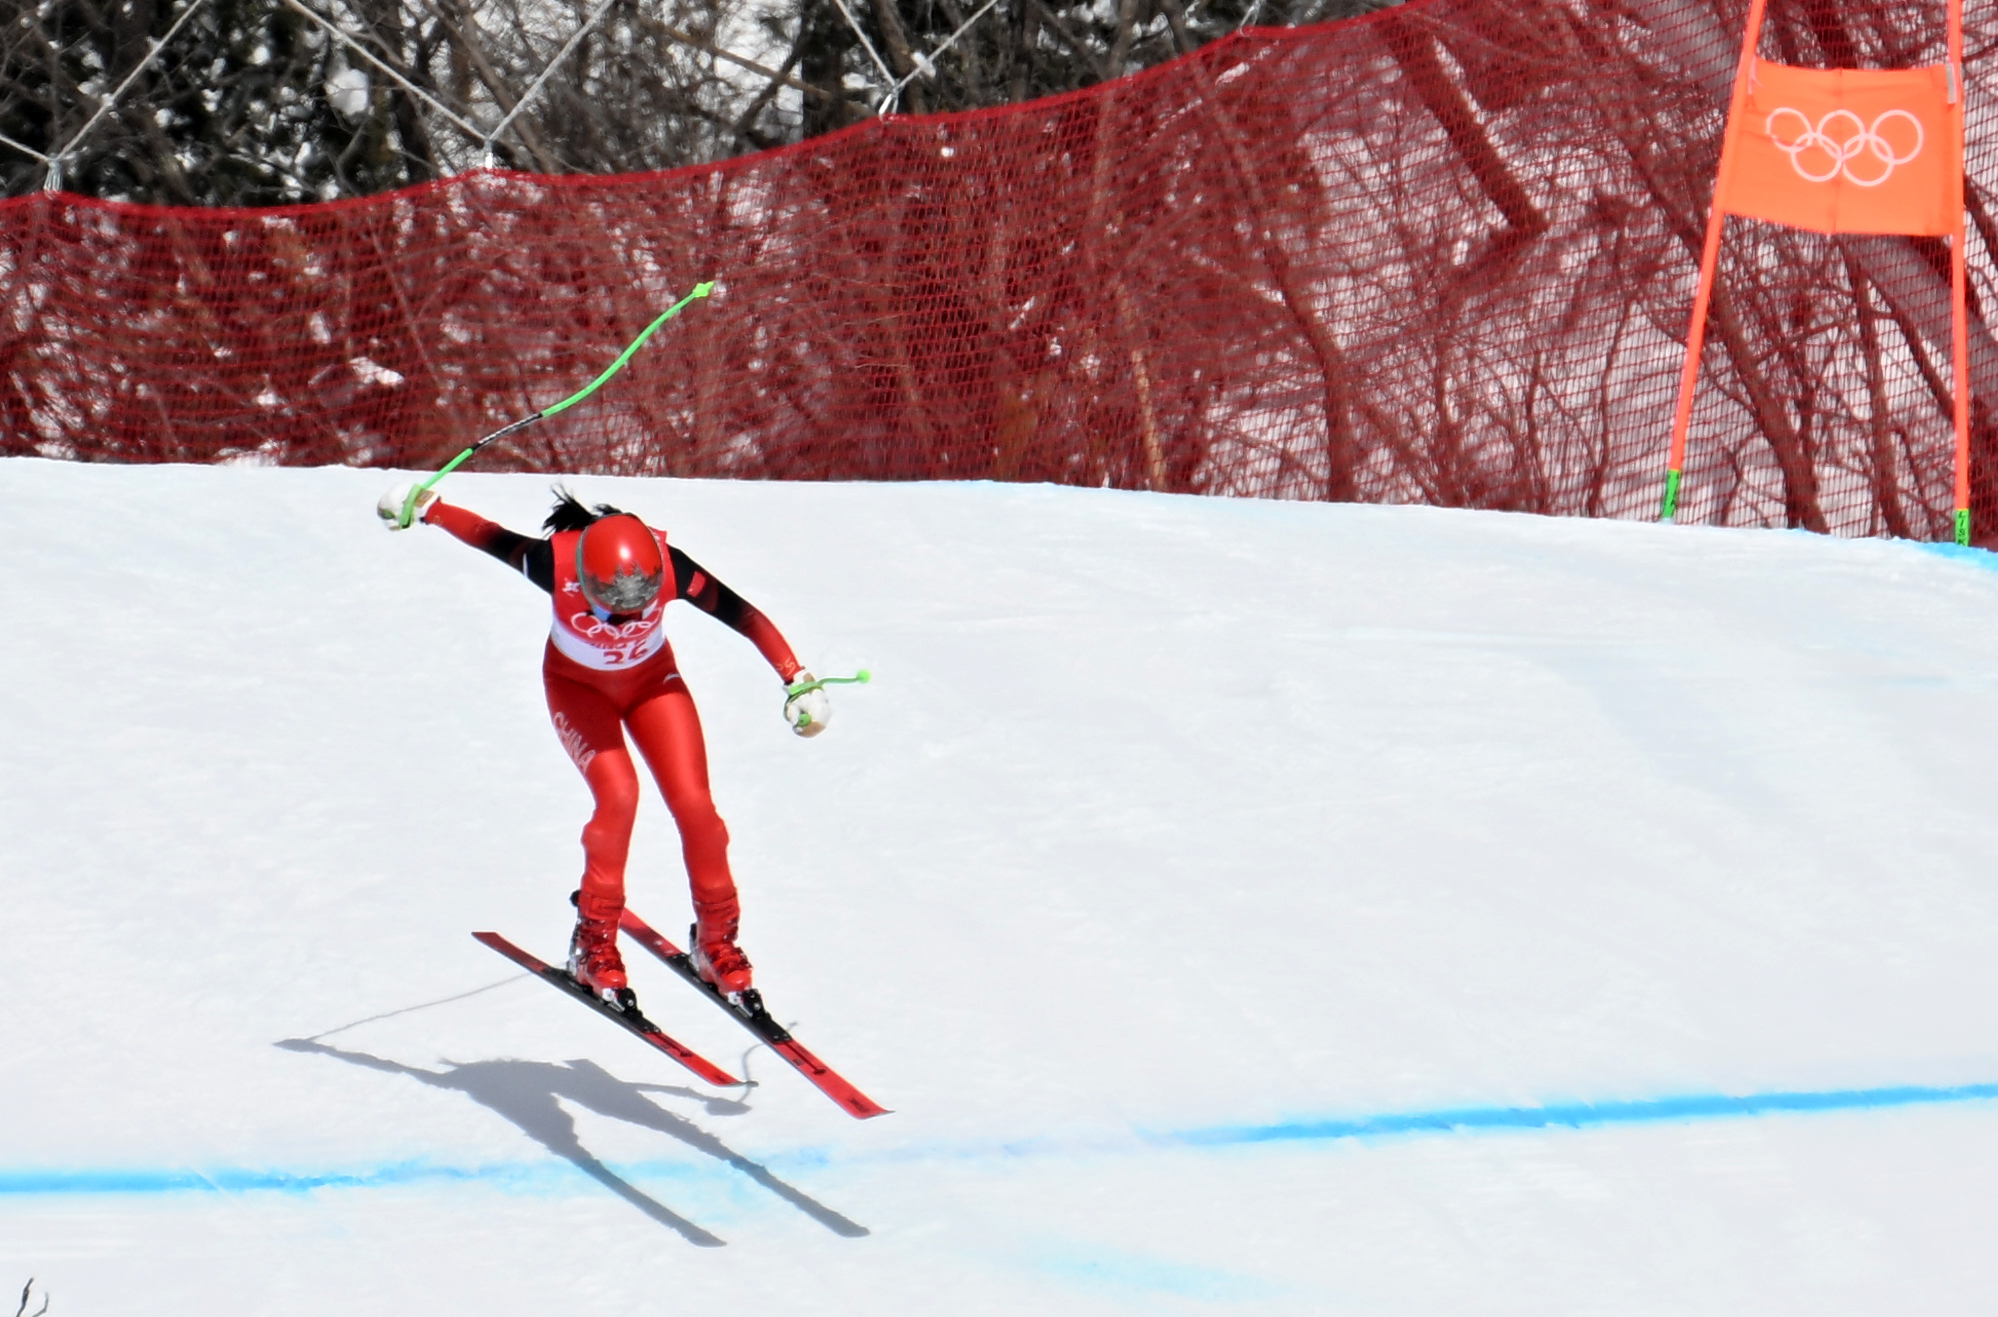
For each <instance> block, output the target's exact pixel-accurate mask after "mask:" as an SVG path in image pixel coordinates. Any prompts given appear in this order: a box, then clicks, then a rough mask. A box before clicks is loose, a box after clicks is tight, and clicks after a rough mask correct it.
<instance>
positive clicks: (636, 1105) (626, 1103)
mask: <svg viewBox="0 0 1998 1317" xmlns="http://www.w3.org/2000/svg"><path fill="white" fill-rule="evenodd" d="M276 1046H278V1047H282V1048H284V1049H285V1050H287V1051H292V1052H313V1053H317V1054H319V1055H321V1056H330V1057H334V1058H336V1059H338V1060H341V1061H346V1062H348V1063H350V1064H352V1065H358V1066H365V1067H367V1068H368V1069H370V1070H381V1071H385V1072H387V1073H389V1074H392V1075H407V1076H409V1077H410V1078H411V1079H414V1080H416V1081H417V1082H418V1083H423V1084H428V1085H430V1086H431V1087H432V1088H444V1089H450V1090H452V1091H453V1092H458V1093H463V1094H464V1095H465V1096H467V1097H469V1098H471V1099H472V1100H473V1101H474V1102H477V1103H478V1104H479V1105H480V1106H482V1107H485V1108H487V1109H489V1110H491V1111H495V1112H498V1113H499V1114H500V1115H502V1116H504V1117H506V1118H507V1119H508V1120H510V1121H512V1122H513V1123H514V1124H515V1125H516V1126H518V1127H519V1128H520V1131H521V1132H522V1133H523V1134H525V1135H527V1136H528V1137H529V1138H531V1139H533V1140H534V1141H535V1142H536V1143H539V1144H540V1145H541V1146H542V1147H544V1148H546V1149H548V1151H550V1152H552V1153H554V1154H555V1155H556V1156H558V1157H562V1158H565V1159H567V1160H568V1161H569V1162H570V1163H571V1164H573V1165H574V1166H575V1167H576V1169H578V1170H580V1171H581V1172H583V1174H585V1175H587V1176H589V1177H590V1178H591V1179H593V1180H595V1181H596V1182H597V1183H598V1184H601V1185H603V1186H604V1188H606V1189H608V1190H610V1191H611V1192H612V1193H614V1194H616V1195H617V1196H618V1197H620V1198H622V1199H624V1200H625V1201H626V1202H627V1203H630V1204H631V1205H632V1206H633V1207H636V1208H637V1209H638V1210H639V1211H641V1212H643V1213H645V1214H646V1215H647V1216H649V1217H651V1218H652V1219H653V1220H654V1221H657V1222H658V1223H659V1224H660V1225H663V1226H665V1227H666V1228H667V1229H669V1230H673V1231H676V1232H677V1233H679V1234H680V1235H681V1236H682V1237H684V1238H685V1239H686V1240H687V1242H688V1243H691V1244H698V1245H700V1246H701V1247H703V1248H719V1247H721V1246H722V1245H723V1244H724V1243H725V1242H726V1241H724V1240H722V1239H719V1238H717V1237H716V1236H714V1235H711V1234H709V1233H708V1232H707V1231H705V1230H703V1229H701V1227H699V1226H697V1225H695V1224H694V1223H693V1222H692V1221H689V1220H687V1219H686V1218H685V1217H683V1216H680V1215H679V1214H678V1213H676V1212H674V1211H672V1210H671V1209H670V1208H668V1207H666V1206H665V1205H664V1204H662V1203H660V1202H658V1201H657V1200H655V1199H653V1198H652V1197H650V1196H649V1195H647V1194H645V1193H644V1192H642V1191H641V1190H639V1189H637V1188H636V1187H634V1186H633V1185H631V1184H628V1183H626V1182H625V1181H624V1180H623V1179H621V1178H619V1177H618V1175H617V1174H616V1173H615V1172H613V1171H612V1170H611V1169H610V1168H609V1167H608V1166H605V1165H604V1164H603V1163H602V1162H601V1161H599V1160H597V1159H596V1158H595V1157H594V1156H592V1155H591V1154H590V1151H589V1149H587V1148H585V1147H584V1146H583V1143H582V1140H581V1139H580V1138H578V1137H577V1134H576V1121H575V1118H574V1117H572V1116H571V1115H570V1114H569V1113H568V1112H567V1111H565V1110H563V1108H562V1104H561V1102H560V1101H558V1100H557V1099H567V1100H568V1101H570V1102H574V1103H576V1104H577V1105H579V1106H583V1107H587V1108H589V1109H590V1110H591V1111H594V1112H596V1113H597V1114H599V1115H603V1116H609V1117H611V1118H612V1119H613V1120H622V1121H625V1122H627V1123H629V1124H632V1125H638V1126H641V1127H642V1128H645V1129H650V1130H657V1131H659V1132H660V1133H661V1134H669V1135H671V1136H672V1137H674V1138H676V1139H678V1140H680V1142H682V1143H684V1144H686V1145H687V1146H688V1147H690V1148H692V1149H693V1150H694V1151H696V1152H700V1153H705V1154H707V1155H708V1156H710V1157H713V1158H714V1159H715V1160H717V1161H720V1162H724V1163H726V1164H727V1165H729V1166H730V1167H733V1168H734V1169H735V1170H738V1171H741V1172H742V1173H743V1174H744V1175H746V1176H748V1177H749V1178H750V1179H752V1180H754V1181H756V1183H758V1184H760V1185H762V1186H763V1187H764V1188H765V1189H768V1190H769V1191H770V1192H771V1193H774V1194H776V1195H777V1196H778V1197H779V1198H782V1199H783V1200H784V1201H785V1202H787V1203H789V1204H791V1206H793V1207H795V1208H797V1209H798V1210H799V1211H800V1212H803V1213H804V1214H805V1215H806V1216H809V1217H810V1218H812V1220H814V1221H816V1222H818V1223H819V1224H820V1225H822V1226H824V1227H825V1228H826V1229H828V1230H830V1231H832V1232H833V1233H834V1234H836V1235H843V1236H845V1237H846V1238H848V1239H858V1238H860V1237H861V1236H863V1235H866V1234H868V1233H869V1231H868V1229H867V1227H866V1226H863V1225H861V1224H859V1223H858V1222H855V1221H850V1220H848V1219H847V1218H846V1217H844V1216H841V1215H840V1214H839V1213H838V1212H835V1211H833V1210H832V1209H831V1208H830V1207H827V1206H826V1205H825V1204H824V1203H821V1202H819V1201H817V1200H816V1199H814V1198H812V1197H811V1196H810V1195H809V1194H806V1193H804V1192H803V1191H802V1190H799V1189H796V1188H793V1187H792V1186H791V1185H788V1184H786V1183H784V1182H783V1181H782V1180H780V1179H778V1178H777V1177H776V1176H775V1175H772V1174H771V1173H770V1171H769V1170H768V1169H767V1168H766V1167H763V1166H760V1165H758V1164H757V1163H756V1162H753V1161H751V1160H749V1158H747V1157H744V1156H743V1155H742V1154H741V1153H739V1152H736V1151H735V1150H734V1149H732V1148H730V1147H729V1146H728V1145H727V1144H725V1143H723V1142H722V1141H721V1140H720V1139H718V1138H716V1137H715V1136H714V1135H712V1134H710V1133H708V1132H707V1131H706V1130H704V1129H702V1128H701V1127H700V1126H698V1125H696V1124H694V1123H693V1122H692V1121H690V1120H687V1119H685V1118H684V1117H681V1116H676V1115H674V1114H673V1113H672V1112H670V1111H668V1110H666V1109H665V1108H664V1107H661V1106H660V1105H659V1104H658V1103H656V1102H654V1101H652V1099H650V1098H648V1097H647V1096H645V1095H646V1094H647V1093H672V1094H676V1095H685V1096H687V1097H698V1098H700V1099H701V1100H702V1101H704V1102H706V1103H707V1104H708V1109H709V1110H710V1111H715V1110H717V1109H718V1108H720V1109H723V1110H728V1109H733V1110H735V1111H741V1110H743V1109H744V1108H743V1107H742V1104H741V1103H738V1102H732V1101H729V1100H728V1099H726V1098H711V1097H707V1096H705V1095H703V1094H699V1093H696V1092H694V1091H693V1090H691V1089H685V1088H670V1087H668V1086H666V1085H664V1084H628V1083H626V1082H625V1081H623V1080H621V1079H619V1078H617V1076H615V1075H613V1074H611V1073H610V1072H609V1071H607V1070H605V1069H604V1068H603V1067H602V1066H599V1065H597V1064H596V1063H595V1062H594V1061H571V1062H569V1063H568V1064H566V1065H554V1064H551V1063H549V1062H546V1061H471V1062H467V1063H466V1064H463V1065H460V1064H458V1063H456V1062H446V1063H445V1064H446V1066H447V1067H448V1068H447V1069H444V1070H424V1069H422V1068H420V1067H418V1066H410V1065H404V1064H402V1063H401V1062H400V1061H389V1060H385V1059H383V1058H382V1057H379V1056H370V1055H369V1054H368V1053H366V1052H348V1051H343V1050H341V1049H340V1048H337V1047H329V1046H327V1045H326V1044H325V1043H320V1042H314V1041H312V1040H311V1039H308V1038H287V1039H285V1040H284V1041H283V1042H281V1043H278V1044H276Z"/></svg>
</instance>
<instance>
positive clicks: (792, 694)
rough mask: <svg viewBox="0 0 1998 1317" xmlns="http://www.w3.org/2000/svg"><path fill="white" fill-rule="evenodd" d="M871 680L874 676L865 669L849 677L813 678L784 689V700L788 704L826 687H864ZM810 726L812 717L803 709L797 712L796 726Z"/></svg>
mask: <svg viewBox="0 0 1998 1317" xmlns="http://www.w3.org/2000/svg"><path fill="white" fill-rule="evenodd" d="M873 679H874V674H873V673H871V672H869V671H868V670H867V669H866V668H862V669H861V670H860V671H858V672H856V673H854V674H853V675H852V676H851V677H815V678H813V679H812V680H811V681H801V682H799V683H798V684H797V685H795V686H786V687H785V688H784V698H785V700H786V701H787V702H788V701H790V700H795V699H797V698H798V697H799V696H800V695H804V694H806V693H808V692H810V691H815V690H819V689H821V688H823V687H826V686H847V685H858V686H865V685H866V684H867V683H868V682H870V681H872V680H873ZM811 725H812V715H810V714H809V713H806V712H805V711H804V710H803V709H800V710H798V726H800V727H809V726H811Z"/></svg>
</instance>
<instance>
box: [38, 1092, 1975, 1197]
mask: <svg viewBox="0 0 1998 1317" xmlns="http://www.w3.org/2000/svg"><path fill="white" fill-rule="evenodd" d="M1993 1100H1998V1084H1963V1085H1959V1086H1957V1087H1954V1088H1924V1087H1916V1086H1912V1085H1904V1086H1901V1087H1896V1088H1853V1089H1832V1090H1828V1091H1824V1092H1800V1093H1756V1094H1750V1095H1748V1096H1746V1097H1728V1096H1725V1095H1721V1094H1694V1095H1691V1096H1687V1097H1669V1098H1644V1099H1637V1100H1633V1101H1627V1102H1570V1103H1556V1104H1554V1105H1551V1106H1541V1107H1453V1108H1445V1109H1442V1110H1437V1111H1411V1112H1393V1113H1388V1114H1385V1115H1378V1116H1354V1117H1347V1118H1345V1119H1325V1120H1291V1121H1283V1122H1280V1123H1277V1124H1269V1125H1213V1126H1207V1127H1203V1128H1198V1129H1189V1130H1176V1131H1155V1132H1149V1133H1146V1134H1144V1135H1142V1136H1141V1137H1142V1141H1143V1143H1145V1144H1148V1145H1151V1146H1154V1147H1156V1146H1160V1145H1165V1146H1178V1147H1195V1148H1215V1147H1236V1146H1242V1145H1247V1144H1258V1143H1286V1142H1306V1141H1324V1140H1332V1139H1364V1138H1384V1137H1385V1138H1392V1137H1397V1136H1399V1137H1407V1136H1412V1135H1413V1136H1419V1135H1425V1134H1448V1133H1455V1132H1461V1131H1475V1130H1543V1129H1588V1128H1592V1127H1598V1126H1604V1125H1645V1124H1660V1123H1668V1122H1675V1121H1689V1120H1715V1119H1730V1118H1733V1119H1740V1118H1744V1117H1753V1116H1773V1115H1790V1114H1800V1113H1812V1112H1830V1111H1873V1110H1881V1109H1883V1108H1891V1107H1912V1106H1936V1105H1940V1104H1944V1103H1955V1102H1989V1101H1993ZM1111 1146H1112V1145H1106V1144H1105V1143H1103V1142H1101V1141H1090V1142H1065V1141H1063V1140H1060V1139H1039V1140H1030V1141H1025V1142H1015V1143H1006V1144H999V1145H987V1146H986V1147H985V1148H984V1149H982V1151H983V1153H984V1155H986V1156H992V1155H995V1154H996V1155H999V1156H1007V1157H1033V1156H1054V1155H1060V1154H1063V1153H1072V1152H1077V1151H1098V1152H1100V1151H1108V1150H1110V1149H1111ZM965 1155H966V1153H965V1151H964V1150H957V1151H943V1150H931V1151H929V1152H928V1153H925V1152H923V1151H921V1150H918V1149H883V1150H881V1151H880V1152H877V1153H873V1154H862V1155H859V1156H845V1157H842V1156H839V1155H838V1154H833V1155H832V1156H831V1157H830V1158H829V1157H828V1155H827V1153H826V1151H825V1150H823V1149H801V1150H798V1151H796V1152H792V1153H787V1154H781V1155H779V1156H777V1157H773V1158H769V1159H768V1160H770V1161H772V1162H779V1161H781V1162H785V1163H797V1162H799V1161H800V1160H803V1161H808V1162H810V1163H811V1164H813V1165H815V1166H824V1165H826V1164H828V1162H829V1161H830V1162H832V1163H838V1162H849V1163H855V1162H863V1161H897V1162H899V1161H925V1160H930V1159H932V1158H937V1157H959V1158H961V1157H963V1156H965ZM973 1155H977V1154H976V1153H974V1154H973ZM564 1169H566V1168H564V1167H563V1166H562V1164H561V1163H553V1162H551V1163H545V1164H535V1163H518V1162H514V1163H502V1164H498V1165H487V1166H477V1167H452V1166H439V1165H436V1164H434V1163H431V1162H422V1161H404V1162H394V1163H390V1164H387V1165H383V1166H377V1167H373V1168H371V1169H367V1170H361V1171H344V1172H335V1171H327V1172H292V1171H276V1170H248V1169H238V1168H231V1169H223V1170H212V1171H191V1170H164V1169H146V1168H130V1169H74V1170H60V1169H50V1170H14V1171H9V1170H0V1196H7V1195H52V1194H165V1193H187V1192H199V1191H207V1192H211V1193H216V1192H220V1193H245V1192H251V1191H256V1190H280V1191H290V1192H303V1191H306V1190H311V1189H329V1188H353V1189H366V1188H380V1187H384V1186H388V1185H400V1184H415V1183H420V1182H423V1181H456V1182H469V1181H478V1182H483V1183H487V1184H493V1183H510V1184H514V1185H519V1186H527V1185H531V1184H535V1183H539V1182H544V1181H546V1180H548V1179H549V1177H550V1175H551V1174H553V1176H554V1177H555V1178H557V1179H563V1178H566V1176H563V1175H562V1171H563V1170H564ZM611 1169H612V1170H614V1171H617V1170H619V1169H620V1168H617V1167H612V1168H611ZM677 1169H680V1168H674V1167H672V1166H669V1165H667V1164H664V1163H646V1164H645V1165H644V1166H643V1167H642V1168H641V1167H630V1168H624V1170H623V1172H622V1173H626V1174H634V1173H642V1174H641V1178H652V1177H653V1176H655V1175H671V1174H674V1173H675V1171H676V1170H677Z"/></svg>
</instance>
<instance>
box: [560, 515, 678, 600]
mask: <svg viewBox="0 0 1998 1317" xmlns="http://www.w3.org/2000/svg"><path fill="white" fill-rule="evenodd" d="M576 580H577V582H578V583H579V584H581V586H582V587H583V598H585V599H587V600H589V601H590V602H591V603H592V604H594V605H596V606H597V607H598V608H601V609H603V610H604V611H605V612H607V613H640V612H643V611H645V608H646V606H647V605H648V604H650V603H651V602H652V601H653V599H655V598H657V597H658V594H659V587H660V586H661V585H662V584H664V583H665V580H666V560H665V558H664V557H663V556H661V554H660V552H659V541H658V539H657V538H656V537H655V536H654V535H653V534H652V531H651V529H650V528H649V527H647V526H646V524H645V523H644V522H642V521H640V520H639V519H638V518H637V517H634V516H632V515H631V514H630V513H629V512H620V513H618V514H617V515H616V516H611V517H603V518H600V519H599V520H596V521H593V522H591V523H590V524H589V525H588V526H587V527H586V528H584V530H583V533H582V535H581V536H579V537H578V538H577V540H576Z"/></svg>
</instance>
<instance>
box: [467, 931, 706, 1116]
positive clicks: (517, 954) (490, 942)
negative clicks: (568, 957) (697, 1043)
mask: <svg viewBox="0 0 1998 1317" xmlns="http://www.w3.org/2000/svg"><path fill="white" fill-rule="evenodd" d="M472 936H473V937H475V938H477V939H478V940H479V941H481V942H483V943H485V944H486V945H487V946H489V947H491V948H492V949H493V950H494V951H497V952H499V953H500V954H501V955H502V956H505V957H506V958H507V959H508V960H510V961H512V962H513V963H514V964H516V965H518V966H520V967H521V968H522V969H524V970H527V971H529V972H530V973H532V974H535V975H538V976H539V977H540V978H542V979H545V980H547V981H548V982H549V983H551V984H553V985H554V986H555V987H558V988H560V989H561V990H562V991H563V992H565V993H567V994H568V995H569V996H571V997H574V998H575V999H576V1000H577V1001H579V1002H582V1003H583V1004H584V1005H585V1006H588V1007H590V1008H591V1009H592V1010H594V1011H596V1013H597V1014H599V1015H602V1016H606V1017H608V1018H609V1019H612V1020H615V1021H617V1023H618V1024H619V1025H620V1026H621V1027H623V1028H624V1029H625V1030H626V1031H628V1032H630V1033H633V1034H635V1035H637V1036H638V1037H640V1038H642V1039H644V1040H645V1041H646V1042H648V1043H650V1044H652V1045H653V1046H654V1047H656V1048H658V1049H659V1050H660V1051H662V1052H664V1053H666V1055H668V1056H670V1057H672V1058H673V1059H674V1060H675V1061H678V1062H679V1063H680V1064H681V1065H683V1066H685V1067H687V1069H689V1070H691V1071H693V1072H694V1073H695V1074H697V1075H699V1076H700V1077H701V1078H702V1079H705V1080H707V1081H708V1082H709V1083H710V1084H714V1085H716V1086H717V1087H720V1088H735V1087H740V1086H741V1084H742V1081H741V1080H740V1079H736V1078H735V1077H733V1076H732V1075H730V1074H729V1073H728V1071H726V1070H723V1069H722V1068H721V1067H720V1066H718V1065H716V1064H715V1063H714V1062H712V1061H710V1060H708V1059H707V1058H706V1057H704V1056H701V1055H700V1054H699V1053H697V1052H694V1051H692V1050H690V1049H688V1048H686V1047H683V1046H681V1045H680V1044H679V1043H677V1042H674V1041H673V1040H672V1039H671V1038H668V1037H667V1036H666V1035H665V1034H664V1033H661V1032H660V1030H659V1026H658V1025H656V1024H654V1023H652V1021H650V1020H648V1019H646V1018H645V1017H644V1016H643V1015H641V1014H639V1012H638V1011H637V1010H636V1009H633V1010H629V1011H621V1010H619V1009H618V1008H617V1007H615V1006H613V1005H611V1004H610V1003H609V1002H607V1001H605V1000H604V999H603V998H601V997H599V996H597V994H595V993H594V992H591V991H590V990H589V989H588V988H585V987H584V986H583V985H582V984H580V983H578V982H576V980H574V979H572V978H570V977H569V971H567V970H564V969H557V968H555V967H554V966H553V965H550V964H549V963H548V962H547V961H545V960H542V959H541V958H540V957H538V956H533V955H529V954H528V953H527V952H525V951H522V950H521V949H520V948H519V947H517V946H515V945H514V944H513V943H511V942H509V941H507V940H506V939H505V938H503V937H501V936H500V935H499V934H498V933H474V934H472Z"/></svg>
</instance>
